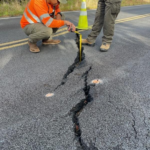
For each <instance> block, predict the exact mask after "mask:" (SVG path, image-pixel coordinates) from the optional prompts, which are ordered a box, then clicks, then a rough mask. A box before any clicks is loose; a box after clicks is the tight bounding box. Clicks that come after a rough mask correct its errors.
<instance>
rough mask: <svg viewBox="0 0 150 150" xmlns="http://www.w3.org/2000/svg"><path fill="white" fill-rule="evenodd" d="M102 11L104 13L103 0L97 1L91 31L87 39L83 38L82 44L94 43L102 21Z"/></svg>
mask: <svg viewBox="0 0 150 150" xmlns="http://www.w3.org/2000/svg"><path fill="white" fill-rule="evenodd" d="M104 13H105V2H104V0H99V1H98V6H97V10H96V14H95V21H94V24H93V27H92V31H91V33H90V34H89V35H88V37H87V39H83V40H82V43H83V44H88V45H92V44H93V43H95V41H96V38H97V36H98V35H99V34H100V32H101V29H102V27H103V23H104Z"/></svg>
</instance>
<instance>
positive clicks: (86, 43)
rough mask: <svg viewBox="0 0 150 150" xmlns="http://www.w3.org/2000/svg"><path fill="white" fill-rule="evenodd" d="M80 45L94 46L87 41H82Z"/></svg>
mask: <svg viewBox="0 0 150 150" xmlns="http://www.w3.org/2000/svg"><path fill="white" fill-rule="evenodd" d="M81 42H82V45H88V46H94V45H95V43H91V42H89V41H88V40H87V39H82V41H81Z"/></svg>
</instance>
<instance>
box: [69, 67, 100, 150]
mask: <svg viewBox="0 0 150 150" xmlns="http://www.w3.org/2000/svg"><path fill="white" fill-rule="evenodd" d="M91 69H92V67H91V66H90V67H89V69H88V70H87V71H86V72H85V73H84V74H83V75H82V77H84V88H83V91H84V95H85V99H82V100H81V101H80V102H79V103H78V104H76V106H74V107H73V108H72V109H71V110H70V113H71V116H72V122H73V123H74V133H75V137H76V139H77V142H78V144H79V146H80V147H78V149H82V150H98V148H96V147H95V146H94V144H93V143H92V142H91V143H90V146H89V147H88V146H87V145H86V144H85V143H84V141H83V140H82V136H81V134H82V131H81V128H80V123H79V119H78V117H79V115H80V113H81V112H82V110H83V109H84V107H85V106H86V105H87V104H88V103H89V102H91V101H92V100H93V97H92V96H91V94H90V86H91V85H88V82H87V79H88V74H89V72H90V70H91Z"/></svg>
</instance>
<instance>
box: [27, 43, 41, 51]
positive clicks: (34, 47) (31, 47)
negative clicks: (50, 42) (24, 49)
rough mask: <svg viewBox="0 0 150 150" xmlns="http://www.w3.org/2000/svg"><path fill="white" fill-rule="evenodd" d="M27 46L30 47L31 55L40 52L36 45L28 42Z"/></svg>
mask: <svg viewBox="0 0 150 150" xmlns="http://www.w3.org/2000/svg"><path fill="white" fill-rule="evenodd" d="M28 45H29V47H30V52H32V53H38V52H40V49H39V48H38V47H37V45H36V43H31V42H29V41H28Z"/></svg>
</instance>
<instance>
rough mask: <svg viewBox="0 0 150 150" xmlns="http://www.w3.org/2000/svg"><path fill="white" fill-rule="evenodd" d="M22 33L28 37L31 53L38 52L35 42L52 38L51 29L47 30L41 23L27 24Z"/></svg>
mask: <svg viewBox="0 0 150 150" xmlns="http://www.w3.org/2000/svg"><path fill="white" fill-rule="evenodd" d="M23 30H24V32H25V33H26V35H28V36H29V39H28V43H29V46H30V51H31V52H40V50H39V48H38V47H37V45H36V42H37V41H39V40H43V39H49V38H50V37H51V36H52V33H53V32H52V28H48V27H46V26H45V25H43V24H41V23H34V24H29V25H27V26H25V27H24V29H23Z"/></svg>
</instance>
